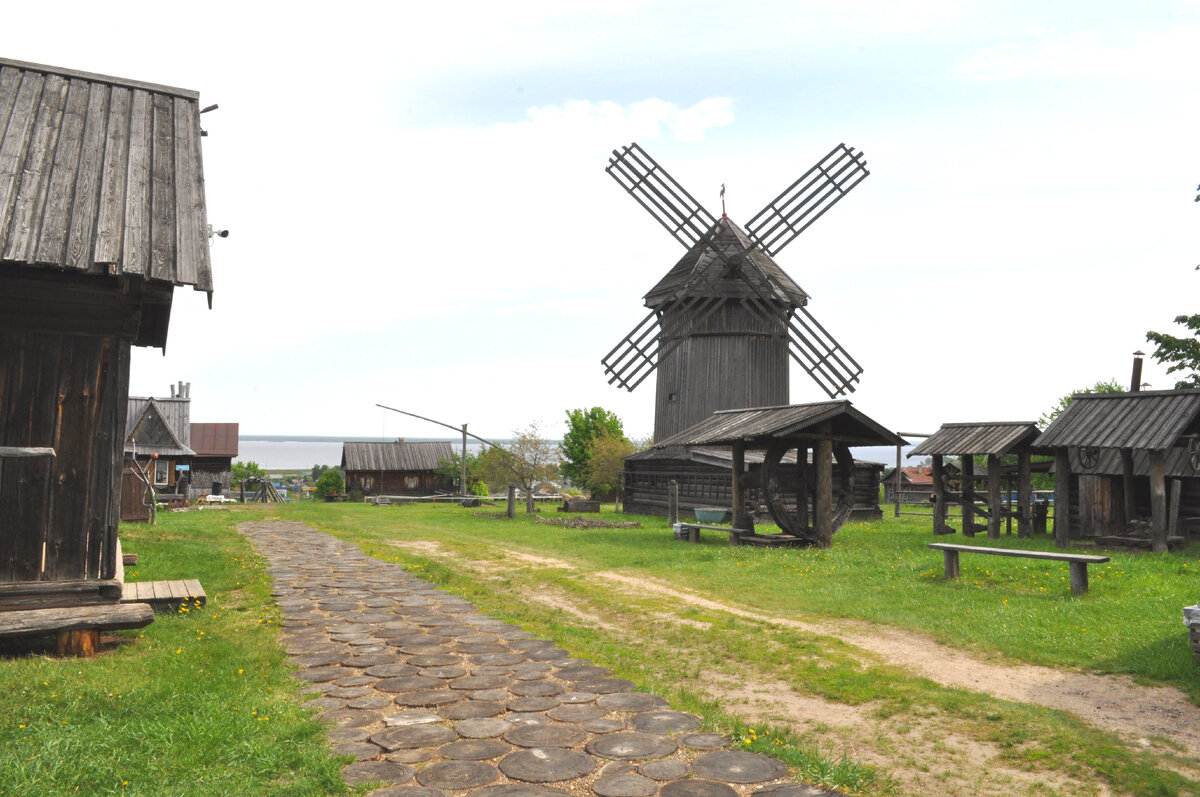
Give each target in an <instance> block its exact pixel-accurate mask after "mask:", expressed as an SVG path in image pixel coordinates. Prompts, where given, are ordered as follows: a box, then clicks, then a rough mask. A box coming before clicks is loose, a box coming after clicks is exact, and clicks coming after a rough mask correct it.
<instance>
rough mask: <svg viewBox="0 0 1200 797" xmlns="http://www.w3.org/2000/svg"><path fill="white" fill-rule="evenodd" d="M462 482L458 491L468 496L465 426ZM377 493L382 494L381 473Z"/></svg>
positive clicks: (465, 431)
mask: <svg viewBox="0 0 1200 797" xmlns="http://www.w3.org/2000/svg"><path fill="white" fill-rule="evenodd" d="M461 464H462V480H461V481H460V482H459V487H458V489H459V491H460V492H461V493H462V494H463V495H464V496H466V495H470V493H468V492H467V425H466V424H465V423H464V424H463V446H462V463H461ZM379 492H380V493H381V494H382V493H383V471H380V472H379Z"/></svg>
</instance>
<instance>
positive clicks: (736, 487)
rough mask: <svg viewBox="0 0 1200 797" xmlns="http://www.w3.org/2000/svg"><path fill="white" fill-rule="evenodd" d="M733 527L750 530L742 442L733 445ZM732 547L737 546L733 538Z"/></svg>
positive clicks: (744, 448)
mask: <svg viewBox="0 0 1200 797" xmlns="http://www.w3.org/2000/svg"><path fill="white" fill-rule="evenodd" d="M731 470H732V474H731V476H732V479H733V525H734V528H739V529H744V528H749V526H748V524H747V518H746V498H745V493H744V492H743V490H742V473H743V472H744V471H745V470H746V444H745V443H744V442H742V441H741V440H738V441H736V442H735V443H734V444H733V463H732V468H731ZM729 544H730V545H737V543H736V542H734V540H733V537H732V536H730V538H729Z"/></svg>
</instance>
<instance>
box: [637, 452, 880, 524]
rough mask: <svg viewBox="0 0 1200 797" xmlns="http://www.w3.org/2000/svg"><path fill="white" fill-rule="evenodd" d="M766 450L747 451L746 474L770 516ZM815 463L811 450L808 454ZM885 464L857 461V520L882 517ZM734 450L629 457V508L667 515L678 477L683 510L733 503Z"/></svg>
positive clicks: (837, 490)
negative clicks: (764, 468)
mask: <svg viewBox="0 0 1200 797" xmlns="http://www.w3.org/2000/svg"><path fill="white" fill-rule="evenodd" d="M765 457H766V452H765V451H747V452H746V454H745V467H746V472H747V473H749V474H751V477H752V478H751V479H749V482H750V485H751V486H749V487H747V488H746V501H747V502H748V503H749V504H750V506H752V507H754V508H755V510H756V512H757V514H758V515H760V516H762V517H765V516H766V514H767V509H766V503H765V495H764V493H763V492H762V489H761V486H760V484H761V473H762V464H763V460H764V459H765ZM795 461H796V454H795V453H794V452H791V453H788V454H786V455H785V456H784V458H783V462H784V464H789V465H791V464H795ZM808 462H809V465H810V466H811V465H812V452H811V451H810V452H809V453H808ZM883 468H884V466H883V464H882V463H879V462H868V461H864V460H858V459H856V460H854V500H853V510H852V514H851V517H852V519H854V520H879V519H881V518H882V517H883V510H882V509H881V508H880V506H879V477H880V474H881V473H882V472H883ZM732 469H733V451H732V449H730V448H721V447H717V446H691V447H687V446H662V447H659V446H654V447H652V448H648V449H646V450H645V451H640V452H638V453H637V454H633V455H632V456H629V457H627V458H626V459H625V472H624V473H623V474H622V478H623V480H624V485H623V489H624V492H623V496H624V502H625V511H626V512H630V513H633V514H639V515H659V516H666V515H667V512H668V496H667V488H668V485H669V484H670V482H672V481H674V482H676V483H677V484H678V485H679V488H678V489H679V511H680V512H687V513H691V512H693V511H694V510H696V509H701V508H704V507H730V506H733V488H732V486H731V481H730V473H731V471H732ZM833 495H834V499H835V500H837V501H841V499H842V487H841V484H840V483H836V482H835V484H834V486H833Z"/></svg>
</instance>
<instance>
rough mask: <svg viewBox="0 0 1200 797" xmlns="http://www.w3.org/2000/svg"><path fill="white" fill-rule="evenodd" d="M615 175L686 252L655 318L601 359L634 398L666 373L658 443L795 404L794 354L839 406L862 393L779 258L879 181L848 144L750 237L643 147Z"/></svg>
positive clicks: (658, 294) (653, 306) (619, 162)
mask: <svg viewBox="0 0 1200 797" xmlns="http://www.w3.org/2000/svg"><path fill="white" fill-rule="evenodd" d="M605 171H607V172H608V173H609V174H610V175H611V176H612V178H613V179H614V180H616V181H617V182H618V183H619V184H620V185H621V187H623V188H624V189H625V190H626V191H628V192H629V193H630V195H632V196H633V198H634V199H636V200H637V201H638V203H639V204H640V205H641V206H642V207H644V208H645V209H646V210H647V211H648V212H649V213H650V215H651V216H653V217H654V218H655V219H656V220H657V221H658V222H659V223H660V224H662V226H663V227H665V228H666V229H667V231H668V232H670V233H671V235H673V236H674V237H675V239H676V240H677V241H679V242H680V243H681V244H683V246H684V247H685V248H686V249H687V254H685V255H684V256H683V258H682V259H681V260H680V261H679V262H678V263H676V264H675V266H674V268H672V269H671V270H670V271H669V272H667V274H666V276H665V277H663V278H662V279H661V280H660V281H659V282H658V284H657V285H655V286H654V287H653V288H652V289H651V290H650V292H649V293H647V294H646V296H645V304H646V306H647V307H648V308H650V313H649V315H647V316H646V317H645V318H644V319H642V321H641V323H639V324H638V325H637V326H635V327H634V328H633V330H632V331H630V332H629V334H628V335H626V336H625V337H624V338H623V339H622V340H621V342H620V343H618V344H617V345H616V346H615V347H614V348H613V350H612V351H610V352H609V353H608V354H607V355H606V356H605V357H604V358H603V359H602V360H601V362H602V363H603V365H604V371H605V373H606V374H607V375H608V377H609V379H608V382H609V384H616V385H619V386H620V387H623V388H625V389H626V390H630V391H632V390H634V389H635V388H636V387H637V386H638V385H640V384H641V383H642V382H643V381H645V379H646V378H647V377H648V376H649V375H650V373H651V372H653V371H656V370H657V372H658V385H657V397H656V401H655V412H654V439H655V440H663V439H665V438H667V437H669V436H671V435H672V434H675V433H676V432H679V431H681V430H683V429H685V428H687V427H688V426H691V425H693V424H695V423H697V422H699V421H701V420H703V419H704V418H707V417H708V416H709V415H711V414H712V413H713V412H716V411H717V410H722V409H733V408H741V407H768V406H778V405H782V404H788V403H789V401H790V397H789V389H788V359H789V357H790V358H791V359H792V360H795V361H796V362H797V363H799V364H800V366H801V367H802V368H803V369H804V370H805V371H806V372H807V373H808V375H809V376H810V377H812V379H813V380H814V381H815V382H816V383H817V384H818V385H820V387H821V389H822V390H824V391H825V393H826V394H827V395H828V396H829V397H830V398H831V399H833V398H837V397H838V396H842V395H845V394H846V393H849V392H853V391H854V389H855V387H856V383H857V382H858V378H859V376H860V375H861V374H862V367H861V366H859V364H858V363H857V362H856V361H855V360H854V358H853V357H851V356H850V355H849V353H847V352H846V350H845V349H843V348H842V346H841V344H840V343H838V342H837V341H836V340H835V339H834V338H833V336H832V335H830V334H829V332H827V331H826V329H825V327H824V326H822V325H821V323H820V322H819V321H817V319H816V318H814V317H813V315H812V314H811V313H810V312H809V311H808V307H807V305H808V299H809V296H808V294H807V293H805V292H804V290H803V289H802V288H801V287H800V286H799V285H797V284H796V283H795V282H793V281H792V279H791V278H790V277H789V276H788V275H787V274H786V273H784V271H783V269H781V268H780V267H779V265H778V264H776V262H775V260H774V257H775V255H777V254H778V253H779V252H780V251H781V250H782V249H783V248H784V247H785V246H787V245H788V244H789V243H791V242H792V241H793V240H795V238H796V236H798V235H799V234H800V233H802V232H804V231H805V230H806V229H808V227H809V225H811V224H812V223H813V222H814V221H816V220H817V219H819V218H820V217H821V216H822V215H824V214H825V212H826V211H828V210H829V208H831V207H833V206H834V205H835V204H837V203H838V202H839V201H841V199H842V197H844V196H845V195H846V194H847V193H848V192H849V191H850V190H851V189H852V188H854V187H855V186H856V185H858V184H859V183H860V182H862V181H863V180H864V179H865V178H866V177H867V175H868V174H870V172H868V171H867V166H866V161H865V160H864V158H863V156H862V153H861V152H855V151H854V150H853V149H851V148H849V147H847V146H846V145H845V144H838V145H837V146H836V147H834V148H833V149H832V150H831V151H830V153H829V154H828V155H826V156H825V157H824V158H822V159H821V160H820V161H818V162H817V164H816V165H814V166H813V167H812V168H811V169H809V170H808V171H807V172H805V173H804V174H803V175H801V177H800V178H799V179H798V180H796V181H795V182H794V183H792V184H791V185H790V186H788V188H787V189H786V190H785V191H784V192H783V193H781V194H780V195H779V196H777V197H776V198H775V199H773V200H772V201H771V202H769V203H768V204H767V206H766V207H765V208H763V209H762V210H761V211H759V213H758V214H757V215H755V216H754V217H753V218H752V219H750V221H749V222H748V223H747V224H746V226H745V228H744V229H743V228H741V227H739V226H738V225H736V224H734V223H733V222H732V221H730V220H729V218H728V217H727V216H725V214H724V213H722V214H721V218H720V219H718V218H716V217H714V216H713V215H712V214H711V213H709V212H708V211H707V210H705V209H704V207H702V206H701V205H700V203H699V202H697V201H696V200H695V199H694V198H693V197H692V195H691V194H689V193H688V192H687V191H686V190H684V188H683V186H681V185H680V184H679V183H677V182H676V181H675V180H674V178H672V177H671V176H670V175H669V174H667V172H666V171H665V170H664V169H663V168H662V167H661V166H659V165H658V164H657V163H656V162H655V161H654V159H653V158H651V157H650V156H649V155H648V154H647V153H646V151H645V150H644V149H642V148H641V147H640V146H638V145H637V144H636V143H633V144H630V145H629V146H627V147H623V148H621V149H620V150H613V153H612V157H610V158H609V161H608V168H607V169H606V170H605ZM722 193H723V189H722ZM723 202H724V201H723V200H722V204H723Z"/></svg>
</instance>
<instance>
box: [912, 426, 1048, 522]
mask: <svg viewBox="0 0 1200 797" xmlns="http://www.w3.org/2000/svg"><path fill="white" fill-rule="evenodd" d="M1037 437H1038V428H1037V424H1036V423H1034V422H1032V421H993V422H985V423H944V424H942V427H941V428H940V429H938V430H937V431H936V432H934V433H933V435H931V436H930V437H927V438H925V440H924V441H922V442H921V444H920V445H918V446H916V447H915V448H913V450H912V451H910V452H909V456H911V457H932V458H933V468H932V471H933V533H934V534H952V533H953V532H954V530H953V529H952V528H951V527H950V526H948V525H947V524H946V515H947V509H948V505H949V504H950V503H957V504H958V505H959V506H960V507H961V508H962V531H963V534H965V535H967V536H968V537H973V536H974V535H975V532H977V531H984V530H986V531H987V534H988V536H989V537H992V538H998V537H999V536H1000V528H1001V525H1002V523H1003V522H1004V521H1005V520H1007V519H1009V518H1012V517H1015V518H1016V519H1017V536H1020V537H1029V536H1032V534H1033V476H1032V473H1033V471H1032V467H1033V466H1032V458H1031V454H1032V452H1033V445H1034V441H1036V440H1037ZM949 456H956V457H958V458H959V472H958V474H957V475H956V479H957V481H958V483H959V489H958V490H957V491H954V490H952V489H951V484H950V475H949V474H948V473H947V472H946V464H947V463H946V459H945V458H946V457H949ZM1008 456H1015V457H1016V459H1017V462H1016V467H1015V468H1009V469H1006V468H1005V467H1004V465H1003V459H1002V458H1003V457H1008ZM975 457H987V465H986V467H985V468H983V469H982V472H979V471H980V470H981V469H979V468H977V467H976V465H975ZM1006 471H1007V472H1006ZM1014 475H1015V479H1014ZM1013 481H1015V482H1016V484H1015V486H1016V493H1017V501H1016V508H1015V509H1014V508H1013V502H1012V498H1011V496H1012V492H1013V490H1012V487H1013V486H1014V485H1013V484H1012V482H1013ZM977 482H978V483H983V484H986V489H984V490H981V489H979V488H978V486H977ZM976 516H980V517H984V518H986V519H987V525H986V526H982V525H977V524H976V523H975V518H976Z"/></svg>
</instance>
